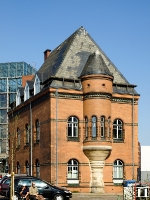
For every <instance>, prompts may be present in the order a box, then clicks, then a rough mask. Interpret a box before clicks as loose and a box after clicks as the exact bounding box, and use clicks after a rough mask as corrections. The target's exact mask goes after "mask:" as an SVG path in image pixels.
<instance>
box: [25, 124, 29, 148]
mask: <svg viewBox="0 0 150 200" xmlns="http://www.w3.org/2000/svg"><path fill="white" fill-rule="evenodd" d="M25 131H26V144H29V124H26V126H25Z"/></svg>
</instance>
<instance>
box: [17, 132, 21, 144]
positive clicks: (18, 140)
mask: <svg viewBox="0 0 150 200" xmlns="http://www.w3.org/2000/svg"><path fill="white" fill-rule="evenodd" d="M17 146H20V129H19V128H17Z"/></svg>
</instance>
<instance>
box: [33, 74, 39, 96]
mask: <svg viewBox="0 0 150 200" xmlns="http://www.w3.org/2000/svg"><path fill="white" fill-rule="evenodd" d="M39 92H40V79H39V77H38V76H37V74H36V76H35V80H34V95H36V94H37V93H39Z"/></svg>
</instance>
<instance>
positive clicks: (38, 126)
mask: <svg viewBox="0 0 150 200" xmlns="http://www.w3.org/2000/svg"><path fill="white" fill-rule="evenodd" d="M35 128H36V142H38V141H39V140H40V121H39V120H38V119H37V120H36V122H35Z"/></svg>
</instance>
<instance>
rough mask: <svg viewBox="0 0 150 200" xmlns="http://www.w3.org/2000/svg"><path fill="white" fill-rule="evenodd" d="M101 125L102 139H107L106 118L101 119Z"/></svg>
mask: <svg viewBox="0 0 150 200" xmlns="http://www.w3.org/2000/svg"><path fill="white" fill-rule="evenodd" d="M100 120H101V121H100V123H101V137H102V138H104V137H105V117H104V116H102V117H101V118H100Z"/></svg>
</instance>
